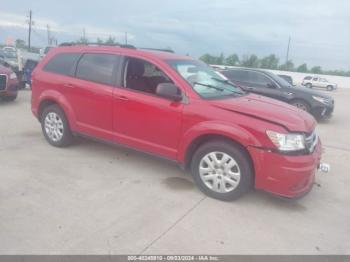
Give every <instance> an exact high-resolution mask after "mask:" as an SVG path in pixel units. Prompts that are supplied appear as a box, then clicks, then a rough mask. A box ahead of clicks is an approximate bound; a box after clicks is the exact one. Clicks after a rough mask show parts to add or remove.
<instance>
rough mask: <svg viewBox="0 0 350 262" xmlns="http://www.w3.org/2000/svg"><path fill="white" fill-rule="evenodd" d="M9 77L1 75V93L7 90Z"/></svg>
mask: <svg viewBox="0 0 350 262" xmlns="http://www.w3.org/2000/svg"><path fill="white" fill-rule="evenodd" d="M6 84H7V75H0V91H2V90H5V89H6Z"/></svg>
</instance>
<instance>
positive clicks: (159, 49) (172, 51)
mask: <svg viewBox="0 0 350 262" xmlns="http://www.w3.org/2000/svg"><path fill="white" fill-rule="evenodd" d="M139 49H143V50H153V51H162V52H168V53H174V50H171V49H167V48H164V49H162V48H149V47H140V48H139Z"/></svg>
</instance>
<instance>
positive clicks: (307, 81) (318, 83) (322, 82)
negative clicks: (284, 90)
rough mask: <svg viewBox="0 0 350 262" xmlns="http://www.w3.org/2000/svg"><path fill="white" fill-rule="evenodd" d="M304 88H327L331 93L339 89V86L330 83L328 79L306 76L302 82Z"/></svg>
mask: <svg viewBox="0 0 350 262" xmlns="http://www.w3.org/2000/svg"><path fill="white" fill-rule="evenodd" d="M302 85H303V86H306V87H308V88H312V87H321V88H326V89H327V90H329V91H332V90H334V89H337V87H338V85H337V84H336V83H332V82H328V80H327V79H326V78H322V77H318V76H314V77H312V76H306V77H305V78H304V80H303V82H302Z"/></svg>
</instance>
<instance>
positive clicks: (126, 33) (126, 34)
mask: <svg viewBox="0 0 350 262" xmlns="http://www.w3.org/2000/svg"><path fill="white" fill-rule="evenodd" d="M127 44H128V32H125V45H127Z"/></svg>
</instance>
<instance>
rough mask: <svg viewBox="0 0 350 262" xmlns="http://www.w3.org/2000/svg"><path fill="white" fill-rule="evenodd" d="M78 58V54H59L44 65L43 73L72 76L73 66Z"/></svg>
mask: <svg viewBox="0 0 350 262" xmlns="http://www.w3.org/2000/svg"><path fill="white" fill-rule="evenodd" d="M79 56H80V54H79V53H60V54H58V55H56V56H54V57H53V58H51V60H50V61H49V62H48V63H47V64H46V65H45V67H44V71H46V72H52V73H56V74H61V75H67V76H73V75H74V66H75V63H76V61H77V60H78V58H79Z"/></svg>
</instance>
